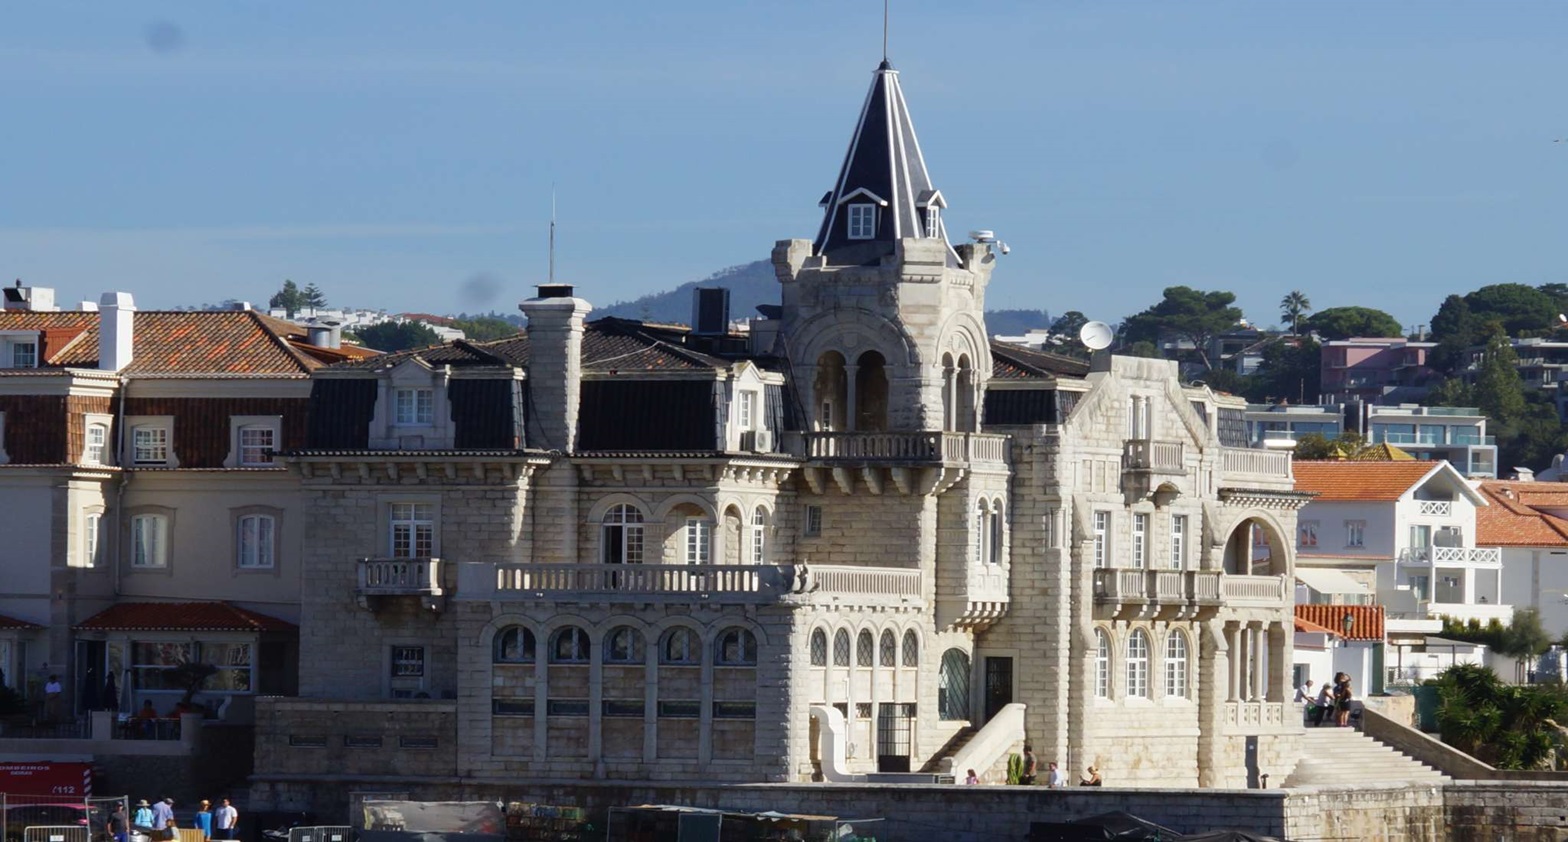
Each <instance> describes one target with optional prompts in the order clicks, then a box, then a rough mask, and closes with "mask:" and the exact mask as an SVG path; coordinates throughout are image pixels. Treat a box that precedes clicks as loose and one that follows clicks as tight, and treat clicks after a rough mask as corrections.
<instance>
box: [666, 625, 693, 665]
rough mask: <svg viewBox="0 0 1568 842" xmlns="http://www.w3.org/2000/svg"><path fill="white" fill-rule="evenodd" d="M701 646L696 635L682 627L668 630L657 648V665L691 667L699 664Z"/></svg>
mask: <svg viewBox="0 0 1568 842" xmlns="http://www.w3.org/2000/svg"><path fill="white" fill-rule="evenodd" d="M701 656H702V646H701V645H700V644H699V643H698V641H697V633H696V632H694V631H692V630H691V629H688V628H686V627H684V626H678V627H676V628H673V629H670V630H669V631H668V632H666V633H665V635H664V644H663V645H662V646H660V647H659V663H661V664H675V665H679V666H692V665H695V664H698V663H701V660H700V659H701Z"/></svg>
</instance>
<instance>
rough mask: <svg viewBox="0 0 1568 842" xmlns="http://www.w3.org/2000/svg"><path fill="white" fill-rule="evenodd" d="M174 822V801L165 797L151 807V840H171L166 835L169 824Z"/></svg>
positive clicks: (167, 834)
mask: <svg viewBox="0 0 1568 842" xmlns="http://www.w3.org/2000/svg"><path fill="white" fill-rule="evenodd" d="M173 820H174V799H173V798H170V797H168V796H167V795H166V796H164V797H163V799H162V800H161V801H159V802H158V803H156V804H154V805H152V829H153V834H152V838H154V839H171V838H173V837H171V836H170V835H169V833H168V830H169V823H170V822H172V821H173Z"/></svg>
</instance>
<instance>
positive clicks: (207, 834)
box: [196, 798, 212, 840]
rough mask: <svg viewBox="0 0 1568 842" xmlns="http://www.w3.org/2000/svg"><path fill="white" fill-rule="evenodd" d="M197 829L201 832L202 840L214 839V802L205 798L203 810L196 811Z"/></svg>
mask: <svg viewBox="0 0 1568 842" xmlns="http://www.w3.org/2000/svg"><path fill="white" fill-rule="evenodd" d="M196 829H197V830H199V831H201V838H202V839H204V840H206V839H211V838H212V802H211V801H208V800H207V799H205V798H203V799H202V800H201V809H199V810H197V811H196Z"/></svg>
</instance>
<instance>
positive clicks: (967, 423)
mask: <svg viewBox="0 0 1568 842" xmlns="http://www.w3.org/2000/svg"><path fill="white" fill-rule="evenodd" d="M955 391H956V392H957V393H958V394H957V396H956V400H955V406H956V408H957V410H958V411H957V415H958V418H957V422H958V423H957V425H956V426H955V427H954V429H956V430H957V431H958V432H961V433H972V432H974V431H975V429H976V426H977V425H976V422H977V419H976V417H975V399H976V397H977V396H976V395H975V372H974V366H973V365H972V364H971V363H970V361H969V355H968V354H960V355H959V357H958V383H957V386H956V389H955Z"/></svg>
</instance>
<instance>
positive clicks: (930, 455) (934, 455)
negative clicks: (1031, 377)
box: [800, 431, 1008, 464]
mask: <svg viewBox="0 0 1568 842" xmlns="http://www.w3.org/2000/svg"><path fill="white" fill-rule="evenodd" d="M801 442H802V446H803V448H804V452H803V453H802V454H800V455H802V456H804V457H805V458H807V459H816V460H846V461H857V462H943V463H972V462H993V463H1002V464H1005V463H1006V462H1007V458H1008V437H1007V436H1001V435H993V434H989V433H950V432H942V431H915V432H879V433H805V434H803V435H802V436H801Z"/></svg>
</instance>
